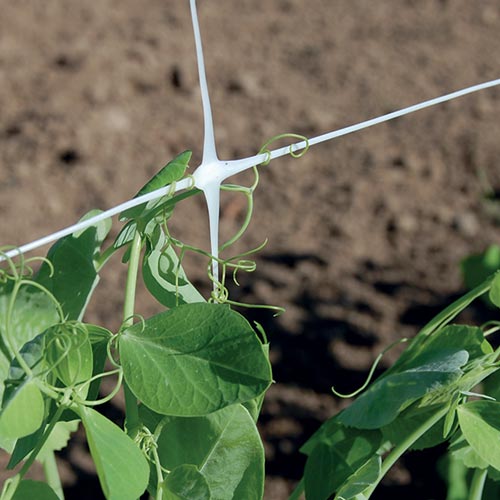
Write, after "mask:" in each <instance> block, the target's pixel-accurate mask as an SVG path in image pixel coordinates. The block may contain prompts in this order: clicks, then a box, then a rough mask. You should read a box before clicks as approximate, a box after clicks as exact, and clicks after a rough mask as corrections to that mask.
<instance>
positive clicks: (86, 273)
mask: <svg viewBox="0 0 500 500" xmlns="http://www.w3.org/2000/svg"><path fill="white" fill-rule="evenodd" d="M95 213H99V211H93V212H91V214H95ZM89 215H90V214H88V215H87V216H85V217H83V220H84V219H86V218H88V217H89ZM109 229H110V221H109V220H105V221H101V222H99V223H98V224H97V225H96V226H93V227H90V228H88V229H85V230H84V231H83V232H80V233H75V234H74V235H70V236H66V237H65V238H62V239H60V240H59V241H57V242H56V243H55V244H54V245H53V246H52V247H51V249H50V250H49V252H48V254H47V258H48V259H49V260H50V261H51V262H52V265H53V266H54V274H53V275H52V272H51V268H50V267H49V266H48V265H47V264H44V265H43V266H42V267H41V268H40V272H39V273H38V275H37V278H36V281H37V282H38V283H40V284H42V285H43V286H45V287H46V288H47V289H48V290H49V291H50V292H52V293H53V294H54V296H55V297H56V298H57V300H58V301H59V302H60V303H61V306H62V308H63V311H64V313H65V315H66V318H67V319H69V320H81V318H82V317H83V313H84V311H85V308H86V306H87V304H88V302H89V300H90V296H91V294H92V292H93V291H94V288H95V287H96V285H97V283H98V281H99V277H98V275H97V272H96V269H95V265H94V260H95V259H96V258H97V257H98V255H99V249H100V246H101V243H102V241H103V239H104V238H105V237H106V235H107V233H108V231H109Z"/></svg>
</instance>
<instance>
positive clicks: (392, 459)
mask: <svg viewBox="0 0 500 500" xmlns="http://www.w3.org/2000/svg"><path fill="white" fill-rule="evenodd" d="M447 413H448V407H447V406H446V407H445V408H444V409H442V410H441V411H438V412H436V413H434V415H432V416H431V417H430V418H429V419H428V420H426V421H425V422H424V423H423V424H422V425H421V426H420V427H417V428H416V429H415V430H414V431H413V432H412V433H411V434H409V435H408V436H407V437H406V439H404V440H403V441H402V442H401V443H399V444H398V445H397V446H396V447H395V448H394V449H393V450H392V451H391V452H390V453H389V454H388V455H387V457H386V458H385V460H384V461H383V463H382V467H381V468H380V474H379V476H378V478H377V480H376V481H375V482H374V483H372V484H371V485H370V487H369V488H368V489H366V490H365V491H363V495H364V496H365V498H366V500H368V499H369V498H370V497H371V495H372V494H373V492H374V491H375V489H376V488H377V486H378V484H379V483H380V481H381V480H382V478H383V477H384V476H385V475H386V474H387V473H388V472H389V469H390V468H391V467H392V466H393V465H394V464H395V463H396V462H397V460H398V459H399V458H400V457H401V456H402V455H403V453H405V452H406V451H407V450H408V448H409V447H410V446H411V445H412V444H413V443H414V442H415V441H417V439H419V438H420V437H421V436H423V435H424V434H425V433H426V432H427V431H428V430H429V429H431V428H432V426H433V425H434V424H436V423H437V422H439V421H440V420H441V419H442V418H443V417H444V416H445V415H446V414H447Z"/></svg>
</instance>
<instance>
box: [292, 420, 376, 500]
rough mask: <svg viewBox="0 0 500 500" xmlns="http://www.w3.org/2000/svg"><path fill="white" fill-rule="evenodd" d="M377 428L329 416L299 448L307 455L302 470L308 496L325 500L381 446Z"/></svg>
mask: <svg viewBox="0 0 500 500" xmlns="http://www.w3.org/2000/svg"><path fill="white" fill-rule="evenodd" d="M381 444H382V434H381V432H380V431H365V430H358V429H353V428H347V427H344V426H343V425H341V424H340V423H339V422H338V421H336V420H334V419H331V420H330V421H328V423H327V424H326V425H325V424H324V425H323V426H322V428H321V431H320V432H317V433H316V434H315V435H314V436H313V437H312V438H311V439H310V440H309V441H308V442H307V443H306V444H305V445H304V447H303V448H302V450H301V451H303V452H306V453H308V454H309V458H308V459H307V462H306V466H305V469H304V483H305V491H306V497H307V498H314V499H315V500H325V499H328V498H330V497H331V495H332V494H333V493H334V492H335V491H337V490H338V489H339V488H340V487H341V486H342V485H343V484H344V483H345V482H346V481H347V480H348V479H349V478H350V477H351V476H352V475H353V474H355V473H356V472H357V471H358V469H360V468H361V467H362V466H364V465H365V464H366V462H367V461H368V460H370V459H371V458H372V457H373V456H374V455H375V454H376V453H377V450H378V449H379V448H380V446H381Z"/></svg>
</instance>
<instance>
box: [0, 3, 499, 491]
mask: <svg viewBox="0 0 500 500" xmlns="http://www.w3.org/2000/svg"><path fill="white" fill-rule="evenodd" d="M199 3H200V6H199V15H200V22H201V29H202V35H203V38H204V49H205V55H206V62H207V70H208V79H209V85H210V90H211V95H212V107H213V113H214V119H215V126H216V134H217V142H218V147H219V155H220V157H221V158H234V157H241V156H244V155H249V154H253V153H255V152H257V151H258V150H259V148H260V146H261V145H262V144H263V143H264V142H265V141H266V140H267V139H269V138H270V137H272V136H273V135H276V134H280V133H283V132H295V133H301V134H305V135H307V136H312V135H315V134H319V133H322V132H326V131H329V130H332V129H334V128H339V127H342V126H345V125H349V124H352V123H355V122H357V121H360V120H364V119H367V118H371V117H374V116H377V115H379V114H382V113H386V112H389V111H392V110H395V109H399V108H401V107H404V106H406V105H410V104H413V103H416V102H418V101H421V100H424V99H426V98H430V97H434V96H436V95H440V94H443V93H446V92H450V91H452V90H456V89H459V88H462V87H465V86H468V85H471V84H475V83H479V82H481V81H485V80H488V79H493V78H498V77H499V76H500V72H499V65H498V54H500V36H499V33H500V3H499V2H498V1H497V0H482V1H481V2H473V1H470V0H453V1H451V0H419V1H416V0H385V1H383V2H382V1H379V2H374V1H370V0H354V1H349V2H348V1H346V0H308V1H305V0H302V1H300V0H269V1H266V2H262V1H257V0H239V1H231V0H203V1H200V2H199ZM190 23H191V21H190V17H189V9H188V2H187V0H185V1H180V0H167V1H165V0H144V1H141V2H137V1H134V0H120V1H118V0H102V1H99V2H81V1H77V0H65V1H63V0H51V1H48V2H47V1H46V2H41V1H38V0H17V1H16V2H11V1H8V0H0V243H1V244H17V245H19V244H22V243H25V242H27V241H30V240H32V239H34V238H36V237H40V236H43V235H45V234H46V233H48V232H51V231H53V230H55V229H59V228H61V227H63V226H65V225H68V224H70V223H72V222H74V221H75V220H77V219H78V218H79V217H80V216H81V215H83V214H84V213H85V212H86V211H88V210H90V209H92V208H96V207H97V208H102V209H104V208H107V207H111V206H112V205H114V204H117V203H119V202H121V201H124V200H125V199H127V198H129V197H131V196H132V195H134V194H135V192H136V191H137V189H138V188H139V187H140V186H141V185H142V184H144V182H145V181H146V180H147V179H148V178H149V177H150V176H151V175H153V174H154V173H155V172H156V171H157V170H158V169H159V168H161V167H162V166H163V165H164V164H165V163H166V161H168V160H169V159H170V158H172V156H173V155H175V154H177V153H179V152H181V151H183V150H185V149H192V150H193V151H194V161H193V162H192V165H193V166H195V165H196V164H197V161H199V160H200V158H201V146H202V133H203V130H202V128H203V127H202V114H201V102H200V98H199V93H198V85H197V73H196V65H195V57H194V44H193V36H192V29H191V24H190ZM499 116H500V89H492V90H488V91H483V92H481V93H480V94H476V95H473V96H469V97H466V98H461V99H459V100H457V101H454V102H452V103H449V104H445V105H441V106H439V107H438V108H432V109H429V110H426V111H421V112H419V113H417V114H414V115H412V116H410V117H406V118H403V119H399V120H397V121H394V122H391V123H389V124H386V125H380V126H377V127H374V128H371V129H369V130H366V131H363V132H360V133H357V134H355V135H352V136H347V137H344V138H341V139H338V140H336V141H335V142H331V143H328V144H324V145H320V146H317V147H314V148H312V149H311V150H310V151H309V152H308V153H307V155H305V157H303V158H302V159H300V160H293V159H291V158H285V159H281V160H277V161H275V162H273V163H272V165H271V166H269V167H264V168H262V169H261V173H262V182H261V186H260V188H259V190H258V191H257V193H256V199H255V205H256V210H255V216H254V219H253V223H252V226H251V229H250V231H249V232H248V233H247V235H246V236H245V237H244V239H243V241H242V243H241V247H240V248H242V249H247V248H250V247H253V246H256V245H258V244H259V243H261V241H262V240H263V239H264V238H265V237H269V243H268V245H267V247H266V248H265V250H264V251H263V252H262V254H261V255H260V256H259V257H257V263H258V269H257V271H256V272H255V273H254V274H253V275H250V276H246V277H243V276H242V277H241V283H242V286H241V287H240V288H239V289H234V291H233V293H234V296H233V297H234V298H235V299H236V300H246V301H251V302H264V303H273V304H280V305H283V306H285V307H286V308H287V313H286V314H285V315H283V316H281V317H279V318H277V319H275V318H272V315H271V314H268V313H262V312H261V313H252V312H250V313H249V314H248V317H249V318H251V319H257V320H259V321H260V322H261V323H263V324H264V326H265V327H266V328H267V331H268V334H269V338H270V340H271V349H272V359H273V363H274V373H275V379H276V382H277V383H276V384H275V385H274V386H273V387H272V388H271V390H270V391H269V394H268V397H267V399H266V402H265V405H264V409H263V416H262V422H261V425H260V430H261V432H262V435H263V437H264V439H265V441H266V452H267V458H268V464H267V473H268V477H269V479H268V482H267V485H266V499H268V500H271V499H273V500H281V499H284V498H286V497H287V494H288V492H289V489H290V488H291V486H292V485H293V483H294V482H295V481H296V480H297V479H298V478H299V477H300V474H301V471H302V467H303V458H302V457H301V456H300V455H299V454H298V451H297V450H298V447H299V446H300V444H301V443H303V442H304V441H305V439H306V438H307V437H308V436H309V435H310V434H311V433H312V432H313V431H314V429H316V428H317V427H318V425H319V424H320V422H322V421H323V420H324V419H325V418H327V417H328V416H330V415H331V414H333V413H334V412H335V411H337V410H338V409H339V408H340V405H341V404H342V403H341V402H339V401H338V400H337V399H335V398H333V397H332V395H331V392H330V387H331V385H335V386H336V387H337V388H338V389H339V390H343V391H350V390H353V389H355V388H356V387H357V386H358V385H359V384H360V383H361V381H362V380H363V379H364V376H365V374H366V371H367V369H368V368H369V366H370V364H371V362H372V360H373V358H374V357H375V355H376V354H377V353H378V352H379V351H380V350H381V349H382V348H383V347H385V346H387V345H388V344H389V343H390V342H392V341H394V340H396V339H399V338H401V337H403V336H406V335H412V334H414V333H415V332H416V330H417V327H418V326H421V325H423V324H424V323H425V321H426V320H427V319H429V318H430V317H431V316H432V315H433V314H434V313H435V312H436V311H437V310H438V309H439V308H440V307H442V306H443V305H445V304H447V303H448V302H449V301H450V300H452V298H453V297H454V296H456V295H457V294H460V293H461V292H462V291H463V288H462V283H461V278H460V272H459V262H460V260H461V259H462V258H463V257H464V256H466V255H468V254H469V253H471V252H477V251H481V250H484V248H485V247H486V246H487V245H488V244H490V243H493V242H499V241H500V238H499V236H498V217H497V216H496V214H495V212H494V211H492V210H491V205H486V204H485V203H484V195H485V194H486V191H487V185H486V184H485V182H484V180H485V179H487V180H488V182H489V184H490V185H491V188H492V189H493V191H494V192H495V191H499V190H500V170H499V166H500V141H499V130H500V123H499V120H500V118H499ZM243 180H244V176H243ZM180 211H181V212H182V214H179V216H178V217H176V219H175V221H174V230H175V231H174V232H175V234H176V235H177V236H178V237H180V238H181V239H184V240H185V241H187V242H191V243H194V244H197V245H201V246H204V247H207V244H208V239H207V220H206V214H205V209H204V202H203V199H202V198H201V197H198V199H196V200H194V201H192V202H186V203H185V206H184V207H183V208H182V209H181V210H180ZM244 213H245V204H244V202H243V200H240V199H239V198H237V197H228V198H225V199H224V201H223V208H222V231H223V233H224V234H225V235H230V234H232V233H233V232H234V231H235V229H236V228H237V227H238V223H240V222H241V220H242V217H243V215H244ZM114 234H116V232H115V233H114ZM197 264H198V262H197V261H193V262H192V263H191V265H190V266H189V267H190V272H191V277H193V279H194V281H195V282H196V283H197V284H199V285H200V286H202V287H204V290H205V291H206V290H208V282H207V279H206V277H205V275H204V269H203V267H202V266H199V265H197ZM123 283H124V273H123V269H121V266H120V265H119V264H118V263H117V264H116V265H114V266H112V267H111V268H110V269H108V271H107V272H105V273H104V276H103V280H102V287H101V290H100V291H99V293H98V294H97V296H96V298H95V300H93V302H92V304H91V306H90V309H89V314H88V319H89V320H90V321H96V322H101V323H103V324H105V325H107V326H108V327H110V328H117V326H118V325H119V324H120V311H121V304H122V297H121V295H120V286H122V285H123ZM138 309H139V312H141V313H143V314H145V315H147V314H152V313H154V312H155V311H158V310H159V307H158V306H157V305H155V304H154V303H152V301H151V300H150V299H148V298H147V296H146V295H141V296H140V300H139V307H138ZM480 312H481V311H480ZM394 356H395V354H392V358H391V355H389V356H388V358H387V361H386V362H387V363H389V362H390V361H391V359H394ZM118 406H119V403H118ZM107 411H108V413H109V412H110V413H113V412H114V413H115V414H116V416H117V418H120V413H119V409H116V410H115V409H113V408H109V409H108V410H107ZM434 460H435V455H432V454H427V455H426V454H420V455H419V454H417V455H414V456H411V457H408V458H407V459H406V460H405V461H404V463H402V464H400V465H399V466H398V467H397V470H396V471H395V472H393V473H392V474H391V475H390V477H389V478H388V479H387V481H386V482H385V485H384V488H383V490H382V491H381V492H380V496H379V498H386V499H387V498H402V497H403V495H404V496H405V498H407V499H412V498H415V499H417V498H418V499H419V500H422V499H427V498H429V499H430V498H434V499H440V498H444V493H443V490H442V485H441V484H440V483H439V479H438V478H437V476H435V473H434V472H433V471H434V463H433V462H434ZM60 463H61V467H63V468H64V470H65V471H66V472H65V478H66V481H67V488H68V489H67V492H68V495H67V498H69V499H73V498H74V499H77V498H91V497H92V498H98V496H97V494H96V493H95V488H96V484H97V482H96V479H95V477H94V475H93V471H92V467H91V464H90V463H89V460H88V457H87V456H86V454H85V445H84V443H83V441H82V436H81V435H79V434H78V435H77V436H76V437H75V439H74V442H73V444H72V447H71V449H70V451H69V452H67V453H66V454H64V455H61V457H60Z"/></svg>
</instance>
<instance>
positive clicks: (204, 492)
mask: <svg viewBox="0 0 500 500" xmlns="http://www.w3.org/2000/svg"><path fill="white" fill-rule="evenodd" d="M163 484H164V486H163V488H164V491H165V493H166V495H167V498H168V500H210V499H211V498H212V496H211V495H210V488H209V486H208V482H207V480H206V479H205V476H204V475H203V474H202V473H201V472H200V471H199V470H198V467H196V466H195V465H180V466H179V467H176V468H175V469H174V470H173V471H172V472H170V474H169V475H168V476H167V478H166V479H165V481H164V483H163Z"/></svg>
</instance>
